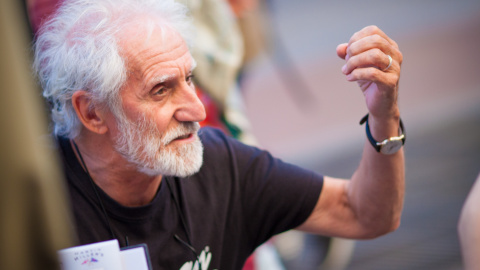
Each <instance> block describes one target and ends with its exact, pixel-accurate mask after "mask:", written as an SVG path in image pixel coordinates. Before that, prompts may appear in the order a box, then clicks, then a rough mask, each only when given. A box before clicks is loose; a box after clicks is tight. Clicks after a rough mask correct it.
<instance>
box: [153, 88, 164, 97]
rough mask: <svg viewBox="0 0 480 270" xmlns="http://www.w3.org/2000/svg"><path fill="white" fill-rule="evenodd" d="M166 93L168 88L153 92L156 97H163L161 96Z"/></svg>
mask: <svg viewBox="0 0 480 270" xmlns="http://www.w3.org/2000/svg"><path fill="white" fill-rule="evenodd" d="M166 92H167V88H165V87H160V88H158V89H157V90H155V91H154V92H153V94H154V95H155V96H161V95H164V94H165V93H166Z"/></svg>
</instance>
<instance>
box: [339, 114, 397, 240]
mask: <svg viewBox="0 0 480 270" xmlns="http://www.w3.org/2000/svg"><path fill="white" fill-rule="evenodd" d="M369 123H370V130H371V132H372V135H373V136H374V138H378V139H385V138H389V137H392V136H398V132H399V117H398V114H396V113H395V114H393V115H392V116H391V117H388V118H385V119H376V118H375V117H372V116H370V118H369ZM404 164H405V162H404V154H403V149H400V150H399V151H398V152H396V153H395V154H391V155H384V154H381V153H378V152H377V151H376V150H375V149H374V148H373V147H372V145H370V142H369V141H368V140H366V141H365V146H364V150H363V155H362V159H361V162H360V165H359V167H358V169H357V170H356V172H355V173H354V175H353V176H352V179H351V180H352V181H351V183H350V185H349V191H348V192H349V199H350V200H351V201H350V202H351V206H352V208H353V211H354V212H355V215H356V217H357V219H358V221H359V222H360V224H361V226H363V227H364V228H365V231H366V233H367V234H372V235H371V236H378V235H381V234H384V233H387V232H389V231H392V230H394V229H396V228H397V227H398V225H399V222H400V216H401V212H402V207H403V197H404V190H405V183H404V180H405V165H404ZM367 237H369V236H368V235H367Z"/></svg>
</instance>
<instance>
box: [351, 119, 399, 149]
mask: <svg viewBox="0 0 480 270" xmlns="http://www.w3.org/2000/svg"><path fill="white" fill-rule="evenodd" d="M368 115H369V114H368V113H367V114H366V115H365V116H364V117H363V118H362V119H361V120H360V125H363V124H364V123H365V124H366V125H365V131H366V133H367V138H368V140H369V141H370V144H371V145H372V146H373V148H375V150H377V152H380V150H381V148H382V146H381V145H380V144H379V143H378V141H377V140H375V138H373V136H372V133H371V132H370V126H369V125H368ZM399 126H400V133H401V134H403V135H404V136H403V137H402V145H404V144H405V139H406V137H407V136H405V128H404V127H403V122H402V119H401V118H400V122H399Z"/></svg>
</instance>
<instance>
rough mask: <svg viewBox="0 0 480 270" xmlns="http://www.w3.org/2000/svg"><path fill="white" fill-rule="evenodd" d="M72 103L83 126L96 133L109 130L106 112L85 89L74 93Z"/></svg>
mask: <svg viewBox="0 0 480 270" xmlns="http://www.w3.org/2000/svg"><path fill="white" fill-rule="evenodd" d="M72 105H73V108H74V109H75V112H76V113H77V117H78V119H79V120H80V122H82V124H83V126H84V127H85V128H86V129H88V130H90V131H92V132H95V133H98V134H104V133H106V132H107V131H108V126H107V123H106V121H105V119H104V117H105V114H104V113H102V111H101V110H100V109H99V108H98V106H97V105H96V104H95V103H94V102H93V100H92V98H91V97H90V94H89V93H88V92H86V91H84V90H78V91H76V92H75V93H73V95H72Z"/></svg>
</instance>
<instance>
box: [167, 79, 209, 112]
mask: <svg viewBox="0 0 480 270" xmlns="http://www.w3.org/2000/svg"><path fill="white" fill-rule="evenodd" d="M178 102H179V103H178V109H177V110H176V111H175V115H174V116H175V119H177V121H179V122H201V121H203V120H205V118H206V116H207V114H206V112H205V107H204V106H203V103H202V101H201V100H200V99H199V98H198V96H197V93H196V92H195V86H193V85H188V84H187V83H185V85H183V86H182V89H181V90H180V95H179V100H178Z"/></svg>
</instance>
